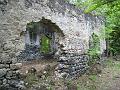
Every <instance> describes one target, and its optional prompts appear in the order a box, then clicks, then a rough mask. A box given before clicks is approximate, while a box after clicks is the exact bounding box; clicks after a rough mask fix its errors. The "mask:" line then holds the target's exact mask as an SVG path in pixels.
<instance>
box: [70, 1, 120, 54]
mask: <svg viewBox="0 0 120 90" xmlns="http://www.w3.org/2000/svg"><path fill="white" fill-rule="evenodd" d="M69 1H70V2H71V3H73V4H75V5H76V6H77V7H79V8H81V9H83V11H84V13H91V14H93V15H102V16H103V17H104V18H105V31H106V35H105V37H106V41H107V54H108V55H110V54H111V55H117V54H119V53H120V0H69Z"/></svg>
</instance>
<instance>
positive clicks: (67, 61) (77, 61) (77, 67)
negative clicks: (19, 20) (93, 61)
mask: <svg viewBox="0 0 120 90" xmlns="http://www.w3.org/2000/svg"><path fill="white" fill-rule="evenodd" d="M61 51H62V53H61V56H60V57H59V60H58V63H59V65H58V66H57V68H56V72H55V74H56V75H57V77H60V78H71V79H74V78H77V77H78V76H80V75H82V74H84V73H85V72H86V70H87V69H88V64H87V62H88V60H89V58H88V56H87V55H82V54H79V53H75V52H71V53H70V52H68V51H66V50H61Z"/></svg>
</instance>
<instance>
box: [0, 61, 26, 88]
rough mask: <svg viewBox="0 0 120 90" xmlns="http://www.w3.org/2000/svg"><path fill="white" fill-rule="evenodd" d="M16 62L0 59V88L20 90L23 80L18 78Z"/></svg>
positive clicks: (22, 86)
mask: <svg viewBox="0 0 120 90" xmlns="http://www.w3.org/2000/svg"><path fill="white" fill-rule="evenodd" d="M18 66H19V65H18V64H13V63H12V61H10V60H8V61H4V60H1V61H0V90H22V89H24V88H25V87H24V82H23V81H21V80H20V74H19V72H18V70H19V67H18Z"/></svg>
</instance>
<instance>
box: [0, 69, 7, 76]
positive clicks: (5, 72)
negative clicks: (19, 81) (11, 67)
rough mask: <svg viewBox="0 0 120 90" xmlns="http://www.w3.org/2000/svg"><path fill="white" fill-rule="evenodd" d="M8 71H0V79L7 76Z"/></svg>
mask: <svg viewBox="0 0 120 90" xmlns="http://www.w3.org/2000/svg"><path fill="white" fill-rule="evenodd" d="M7 71H8V69H5V68H3V69H0V78H2V77H4V76H5V75H6V74H7Z"/></svg>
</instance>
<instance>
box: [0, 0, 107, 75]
mask: <svg viewBox="0 0 120 90" xmlns="http://www.w3.org/2000/svg"><path fill="white" fill-rule="evenodd" d="M43 17H44V18H45V19H47V20H51V22H52V23H55V24H56V25H57V26H58V27H59V28H60V30H61V31H62V32H63V33H64V38H62V37H61V39H59V40H58V43H59V44H63V45H64V50H65V51H67V54H63V55H61V56H60V60H63V61H62V62H61V61H58V62H59V65H60V68H61V66H62V65H63V63H64V65H65V67H68V66H69V68H68V69H67V70H68V72H67V73H69V74H67V76H69V75H71V76H73V75H74V74H76V75H77V74H79V73H83V72H84V71H85V70H86V68H87V65H86V62H87V60H88V59H87V56H86V55H84V53H85V52H87V50H88V49H89V40H90V37H91V35H92V34H93V33H95V34H97V35H98V36H100V35H102V36H104V34H105V33H104V31H102V30H101V27H102V26H103V25H104V19H103V18H102V17H100V16H92V15H90V14H84V13H83V11H82V10H81V9H78V8H76V7H75V6H74V5H72V4H70V3H68V2H65V1H64V0H0V60H6V61H8V60H12V61H13V62H16V61H17V58H16V57H17V56H18V55H20V53H21V51H24V50H25V34H24V33H25V32H26V26H27V24H28V23H30V22H39V21H41V20H42V18H43ZM105 49H106V44H105V39H104V38H100V54H102V53H103V52H104V50H105ZM37 56H38V57H39V55H37ZM33 57H36V56H33ZM63 58H64V59H63ZM64 60H65V61H64ZM72 62H73V63H72ZM65 63H67V64H65ZM71 63H72V64H71ZM68 64H69V65H68ZM85 66H86V67H85ZM82 67H85V68H84V69H82ZM60 70H61V69H60ZM83 70H84V71H83ZM58 71H59V70H58ZM60 72H61V71H60ZM63 72H66V71H65V69H63Z"/></svg>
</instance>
